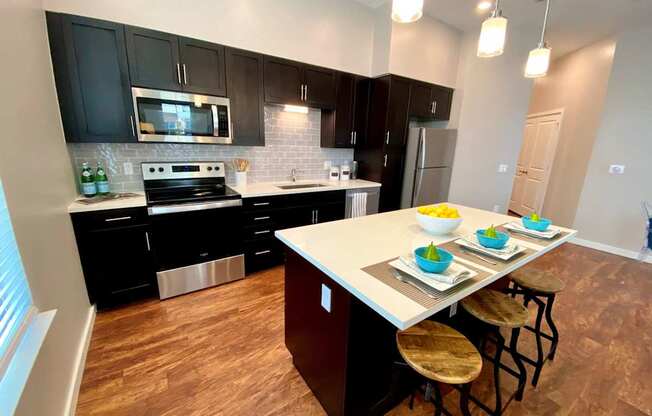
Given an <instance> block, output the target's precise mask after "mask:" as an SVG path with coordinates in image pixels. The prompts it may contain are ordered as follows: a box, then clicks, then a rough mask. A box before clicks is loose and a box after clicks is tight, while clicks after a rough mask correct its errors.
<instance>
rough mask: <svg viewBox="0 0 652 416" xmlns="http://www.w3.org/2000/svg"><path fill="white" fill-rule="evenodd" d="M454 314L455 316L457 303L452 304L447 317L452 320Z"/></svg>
mask: <svg viewBox="0 0 652 416" xmlns="http://www.w3.org/2000/svg"><path fill="white" fill-rule="evenodd" d="M456 314H457V302H455V303H453V304H452V305H451V306H450V311H449V312H448V316H449V317H451V318H452V317H453V316H455V315H456Z"/></svg>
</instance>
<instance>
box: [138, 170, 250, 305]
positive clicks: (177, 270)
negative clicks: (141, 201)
mask: <svg viewBox="0 0 652 416" xmlns="http://www.w3.org/2000/svg"><path fill="white" fill-rule="evenodd" d="M141 167H142V172H143V179H144V182H145V195H146V197H147V211H148V213H149V217H150V222H151V227H152V233H151V239H150V244H151V248H152V250H153V251H154V252H155V254H156V256H155V257H156V262H157V273H156V276H157V280H158V289H159V297H160V298H161V299H166V298H169V297H172V296H177V295H181V294H184V293H188V292H192V291H195V290H199V289H203V288H206V287H211V286H215V285H218V284H221V283H225V282H230V281H233V280H237V279H241V278H243V277H244V254H243V243H242V231H241V230H242V198H241V196H240V194H238V193H237V192H235V191H234V190H232V189H231V188H229V187H228V186H226V181H225V169H224V163H223V162H173V163H170V162H161V163H143V164H142V166H141Z"/></svg>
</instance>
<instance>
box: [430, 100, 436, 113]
mask: <svg viewBox="0 0 652 416" xmlns="http://www.w3.org/2000/svg"><path fill="white" fill-rule="evenodd" d="M430 114H435V102H434V101H433V102H431V103H430Z"/></svg>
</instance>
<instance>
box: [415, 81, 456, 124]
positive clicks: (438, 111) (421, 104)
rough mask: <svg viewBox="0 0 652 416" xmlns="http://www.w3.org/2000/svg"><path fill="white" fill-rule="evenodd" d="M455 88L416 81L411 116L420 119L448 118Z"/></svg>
mask: <svg viewBox="0 0 652 416" xmlns="http://www.w3.org/2000/svg"><path fill="white" fill-rule="evenodd" d="M452 98H453V90H452V89H450V88H446V87H442V86H439V85H432V84H426V83H424V82H418V81H414V82H413V83H412V94H411V97H410V117H411V118H415V119H418V120H424V121H425V120H448V119H449V118H450V112H451V101H452Z"/></svg>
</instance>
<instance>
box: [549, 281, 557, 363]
mask: <svg viewBox="0 0 652 416" xmlns="http://www.w3.org/2000/svg"><path fill="white" fill-rule="evenodd" d="M554 302H555V295H554V294H552V295H549V296H548V301H547V302H546V322H547V323H548V326H549V327H550V331H552V343H551V344H550V352H549V353H548V358H549V359H550V361H552V360H554V359H555V353H556V352H557V344H558V343H559V331H557V327H556V326H555V323H554V322H553V321H552V305H553V303H554Z"/></svg>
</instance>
